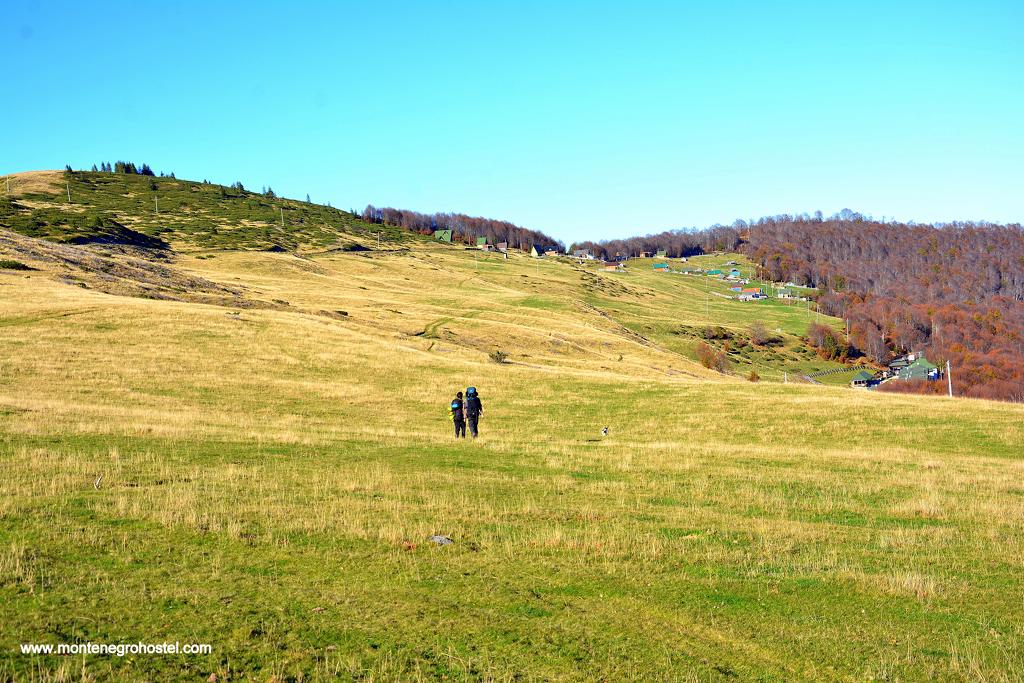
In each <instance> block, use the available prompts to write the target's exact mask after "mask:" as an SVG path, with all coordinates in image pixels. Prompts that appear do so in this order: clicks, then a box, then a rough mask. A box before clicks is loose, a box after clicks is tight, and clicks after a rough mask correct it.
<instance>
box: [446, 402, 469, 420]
mask: <svg viewBox="0 0 1024 683" xmlns="http://www.w3.org/2000/svg"><path fill="white" fill-rule="evenodd" d="M449 410H450V411H451V415H450V417H451V418H452V422H455V420H457V419H463V420H464V419H466V414H465V404H464V403H463V402H462V401H460V400H459V399H455V400H454V401H452V404H451V406H450V407H449Z"/></svg>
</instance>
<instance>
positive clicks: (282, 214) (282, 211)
mask: <svg viewBox="0 0 1024 683" xmlns="http://www.w3.org/2000/svg"><path fill="white" fill-rule="evenodd" d="M280 209H281V227H282V228H283V227H284V207H283V206H282V207H280Z"/></svg>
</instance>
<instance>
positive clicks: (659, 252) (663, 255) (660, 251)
mask: <svg viewBox="0 0 1024 683" xmlns="http://www.w3.org/2000/svg"><path fill="white" fill-rule="evenodd" d="M655 256H657V257H658V258H665V257H666V256H668V252H666V251H665V250H664V249H659V250H658V253H657V254H655Z"/></svg>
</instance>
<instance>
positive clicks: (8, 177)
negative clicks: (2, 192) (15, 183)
mask: <svg viewBox="0 0 1024 683" xmlns="http://www.w3.org/2000/svg"><path fill="white" fill-rule="evenodd" d="M10 193H11V176H7V194H10Z"/></svg>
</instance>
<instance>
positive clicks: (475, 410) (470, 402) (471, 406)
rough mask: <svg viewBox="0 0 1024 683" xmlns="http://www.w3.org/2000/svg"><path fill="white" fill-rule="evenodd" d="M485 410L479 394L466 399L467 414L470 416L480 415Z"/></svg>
mask: <svg viewBox="0 0 1024 683" xmlns="http://www.w3.org/2000/svg"><path fill="white" fill-rule="evenodd" d="M482 412H484V404H483V403H481V402H480V397H479V396H470V397H469V398H467V399H466V414H467V415H469V417H470V418H474V417H479V416H480V413H482Z"/></svg>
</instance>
